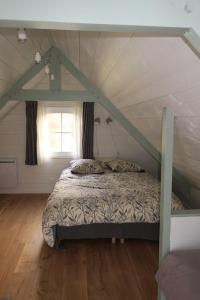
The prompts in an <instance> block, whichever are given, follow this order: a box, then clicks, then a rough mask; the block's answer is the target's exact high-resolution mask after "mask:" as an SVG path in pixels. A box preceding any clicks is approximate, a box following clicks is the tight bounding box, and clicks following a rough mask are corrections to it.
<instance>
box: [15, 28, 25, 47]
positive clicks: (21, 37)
mask: <svg viewBox="0 0 200 300" xmlns="http://www.w3.org/2000/svg"><path fill="white" fill-rule="evenodd" d="M17 39H18V41H19V42H20V43H25V42H26V40H27V33H26V30H25V29H24V28H19V29H18V32H17Z"/></svg>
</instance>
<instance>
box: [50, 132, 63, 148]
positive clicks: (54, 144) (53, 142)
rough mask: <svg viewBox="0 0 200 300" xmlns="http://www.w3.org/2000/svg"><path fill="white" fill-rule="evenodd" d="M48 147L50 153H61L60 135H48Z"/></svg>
mask: <svg viewBox="0 0 200 300" xmlns="http://www.w3.org/2000/svg"><path fill="white" fill-rule="evenodd" d="M49 145H50V151H51V152H61V133H50V135H49Z"/></svg>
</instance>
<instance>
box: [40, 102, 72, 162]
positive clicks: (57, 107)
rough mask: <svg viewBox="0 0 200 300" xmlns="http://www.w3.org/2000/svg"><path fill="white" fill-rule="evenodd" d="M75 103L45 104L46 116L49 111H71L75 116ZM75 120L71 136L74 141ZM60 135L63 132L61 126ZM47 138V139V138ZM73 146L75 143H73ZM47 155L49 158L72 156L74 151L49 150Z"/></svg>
mask: <svg viewBox="0 0 200 300" xmlns="http://www.w3.org/2000/svg"><path fill="white" fill-rule="evenodd" d="M75 109H76V108H75V105H73V104H69V103H66V104H65V103H64V104H63V103H62V104H59V103H56V104H48V103H47V104H46V116H48V114H49V113H61V114H62V113H72V114H74V118H75ZM75 126H76V125H75V120H74V126H73V127H74V128H73V132H72V134H73V138H74V143H75V136H74V135H75ZM60 133H61V135H62V133H65V132H62V128H61V132H60ZM48 140H49V139H48ZM61 143H62V138H61ZM74 146H75V145H74ZM49 156H50V158H70V159H71V158H73V156H74V153H73V151H72V152H62V151H61V152H51V151H49Z"/></svg>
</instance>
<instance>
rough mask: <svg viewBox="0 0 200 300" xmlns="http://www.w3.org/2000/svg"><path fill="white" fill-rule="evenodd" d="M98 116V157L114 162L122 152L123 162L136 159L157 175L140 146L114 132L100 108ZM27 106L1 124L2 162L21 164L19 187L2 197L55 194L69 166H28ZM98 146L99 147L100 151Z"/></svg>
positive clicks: (56, 163) (58, 163) (119, 131)
mask: <svg viewBox="0 0 200 300" xmlns="http://www.w3.org/2000/svg"><path fill="white" fill-rule="evenodd" d="M95 116H96V117H100V119H101V124H100V125H97V126H98V128H97V127H96V126H95V141H94V144H95V147H94V148H95V149H94V152H95V155H97V156H99V157H106V158H111V157H115V156H116V155H117V151H116V148H115V144H114V143H116V146H117V149H118V152H119V154H120V156H121V157H123V158H135V159H136V160H137V161H138V162H140V163H141V164H142V165H144V166H147V169H149V170H150V171H152V172H153V173H156V166H155V165H154V162H153V160H152V159H151V158H150V157H149V156H148V155H147V154H146V153H145V152H144V150H143V149H142V148H141V147H140V146H138V144H137V143H136V142H134V140H133V139H132V138H131V137H130V136H129V135H128V134H127V133H126V132H125V131H124V129H123V128H121V126H120V125H119V124H118V123H117V122H116V121H114V122H113V123H112V125H111V126H112V132H113V138H114V143H113V140H112V138H111V134H110V127H109V126H108V125H106V122H105V119H106V118H107V116H108V113H107V112H106V111H105V110H104V109H103V108H101V107H100V106H99V105H95ZM25 125H26V121H25V105H24V103H20V104H18V105H17V106H16V107H15V108H14V109H13V110H12V111H11V112H10V113H9V114H8V115H7V116H6V117H5V118H4V119H3V120H2V121H1V122H0V141H1V144H0V158H3V157H4V158H13V157H14V158H16V159H17V164H18V170H17V172H18V186H17V188H14V189H0V193H47V192H51V190H52V188H53V186H54V183H55V182H56V179H57V178H58V176H59V174H60V172H61V170H62V169H63V168H64V167H65V165H67V164H68V161H67V160H66V159H61V158H57V159H52V160H50V161H49V162H46V163H45V164H43V165H41V166H26V165H25V164H24V161H25ZM97 144H98V147H97Z"/></svg>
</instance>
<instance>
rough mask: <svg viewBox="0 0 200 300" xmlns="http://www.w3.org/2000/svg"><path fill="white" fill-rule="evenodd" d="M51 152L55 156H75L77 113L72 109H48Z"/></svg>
mask: <svg viewBox="0 0 200 300" xmlns="http://www.w3.org/2000/svg"><path fill="white" fill-rule="evenodd" d="M47 120H48V121H47V122H48V133H49V151H50V153H51V154H52V155H54V156H59V155H61V156H73V153H74V147H75V140H74V136H75V113H74V111H73V109H72V108H65V107H64V108H58V107H48V108H47Z"/></svg>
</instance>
